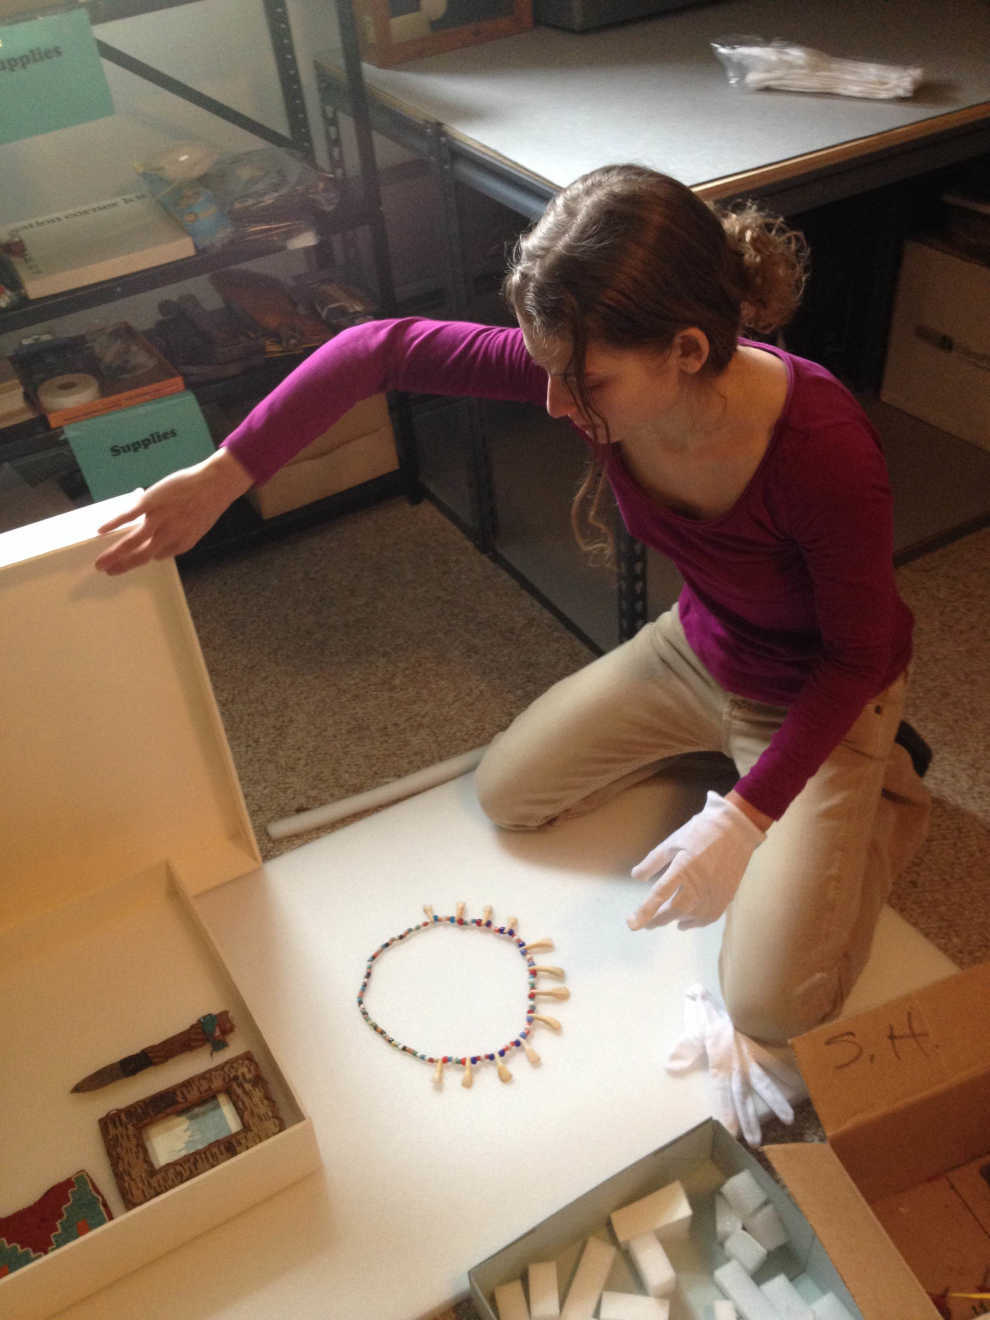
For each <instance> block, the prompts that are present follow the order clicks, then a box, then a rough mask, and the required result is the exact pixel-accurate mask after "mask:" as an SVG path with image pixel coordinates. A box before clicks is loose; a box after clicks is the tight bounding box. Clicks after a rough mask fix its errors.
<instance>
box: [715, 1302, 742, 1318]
mask: <svg viewBox="0 0 990 1320" xmlns="http://www.w3.org/2000/svg"><path fill="white" fill-rule="evenodd" d="M712 1320H738V1317H737V1315H736V1308H735V1307H734V1306H733V1305H732V1303H731V1302H730V1301H729V1299H728V1297H722V1298H720V1299H719V1300H718V1301H717V1302H712Z"/></svg>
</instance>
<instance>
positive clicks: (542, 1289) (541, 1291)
mask: <svg viewBox="0 0 990 1320" xmlns="http://www.w3.org/2000/svg"><path fill="white" fill-rule="evenodd" d="M526 1282H527V1284H528V1285H529V1315H530V1320H557V1317H558V1316H559V1315H560V1293H559V1291H558V1289H557V1265H556V1262H554V1261H552V1260H534V1261H532V1262H531V1263H530V1265H529V1268H528V1269H527V1271H526Z"/></svg>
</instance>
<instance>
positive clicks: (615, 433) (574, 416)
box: [523, 332, 684, 444]
mask: <svg viewBox="0 0 990 1320" xmlns="http://www.w3.org/2000/svg"><path fill="white" fill-rule="evenodd" d="M523 337H524V339H525V341H526V347H527V349H528V351H529V354H530V356H531V357H532V358H533V361H534V362H536V363H537V365H539V366H541V367H543V368H544V369H545V371H546V373H547V412H548V413H549V414H550V416H551V417H566V418H567V419H568V420H570V421H571V422H573V424H574V425H575V426H577V427H578V428H579V430H581V431H583V432H584V433H585V435H587V436H588V437H589V439H591V440H593V441H594V442H595V443H597V444H606V443H611V444H621V443H622V442H623V441H626V442H629V441H632V440H635V439H637V438H638V437H640V436H643V435H647V434H652V433H654V432H655V431H656V430H657V429H658V428H659V427H661V426H662V424H663V421H664V419H665V418H667V417H669V414H670V413H671V410H672V409H674V408H676V406H677V404H678V402H679V400H680V397H681V386H682V383H683V376H684V373H683V372H682V370H681V368H680V366H679V364H678V355H677V353H676V352H674V351H673V350H670V351H667V352H662V353H658V352H657V351H656V350H654V349H646V348H626V349H618V348H609V347H607V346H606V345H603V344H598V343H595V342H592V343H591V344H589V345H588V350H587V353H586V354H585V362H584V393H585V396H586V398H587V402H588V405H589V408H588V409H587V410H586V409H585V408H583V407H582V405H581V403H580V402H579V396H578V393H577V375H576V372H575V369H574V365H573V363H572V362H571V347H570V344H569V343H558V342H554V343H545V342H542V341H541V342H539V343H536V342H533V341H531V340H530V338H529V337H528V336H527V335H526V333H525V332H524V334H523ZM592 410H593V411H592Z"/></svg>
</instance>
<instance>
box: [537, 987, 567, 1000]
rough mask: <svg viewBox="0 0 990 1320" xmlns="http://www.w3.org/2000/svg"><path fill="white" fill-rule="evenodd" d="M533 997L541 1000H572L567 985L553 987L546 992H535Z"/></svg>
mask: <svg viewBox="0 0 990 1320" xmlns="http://www.w3.org/2000/svg"><path fill="white" fill-rule="evenodd" d="M533 995H534V996H535V998H537V999H539V998H540V997H541V996H542V997H543V998H544V999H570V997H571V992H570V990H568V988H567V986H566V985H552V986H550V987H549V988H548V989H546V990H534V991H533Z"/></svg>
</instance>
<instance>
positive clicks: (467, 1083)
mask: <svg viewBox="0 0 990 1320" xmlns="http://www.w3.org/2000/svg"><path fill="white" fill-rule="evenodd" d="M473 1085H474V1073H473V1072H472V1071H471V1060H470V1059H468V1061H467V1063H466V1064H465V1065H464V1076H463V1077H462V1078H461V1086H464V1087H466V1088H467V1089H468V1090H470V1088H471V1087H472V1086H473Z"/></svg>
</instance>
